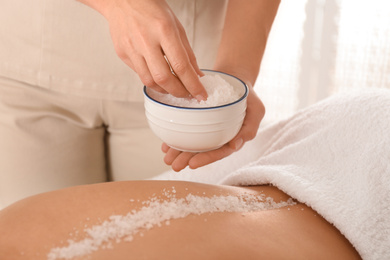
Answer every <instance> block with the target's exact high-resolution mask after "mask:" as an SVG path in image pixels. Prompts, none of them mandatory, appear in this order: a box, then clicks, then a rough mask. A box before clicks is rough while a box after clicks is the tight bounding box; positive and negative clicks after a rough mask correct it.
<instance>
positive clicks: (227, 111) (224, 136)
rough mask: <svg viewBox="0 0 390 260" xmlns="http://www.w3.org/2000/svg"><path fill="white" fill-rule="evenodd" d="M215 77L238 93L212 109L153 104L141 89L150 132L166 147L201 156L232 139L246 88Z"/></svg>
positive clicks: (241, 114)
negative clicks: (226, 102)
mask: <svg viewBox="0 0 390 260" xmlns="http://www.w3.org/2000/svg"><path fill="white" fill-rule="evenodd" d="M202 71H203V72H204V74H206V75H207V74H210V75H213V74H216V73H217V74H218V75H220V76H221V77H222V78H223V79H224V80H226V81H227V82H228V83H230V84H231V85H232V86H233V87H234V88H236V89H238V90H239V91H241V93H242V94H241V93H240V94H241V95H240V96H241V98H239V99H238V100H236V101H234V102H232V103H229V104H226V105H222V106H216V107H206V108H205V107H202V108H188V107H178V106H172V105H168V104H164V103H161V102H159V101H158V100H154V99H153V98H151V97H150V95H149V94H148V91H151V90H150V89H148V88H147V87H144V99H145V113H146V117H147V120H148V123H149V126H150V128H151V129H152V131H153V132H154V133H155V134H156V135H157V136H158V137H159V138H160V139H161V140H162V141H163V142H165V143H166V144H168V145H169V146H170V147H172V148H175V149H177V150H181V151H188V152H204V151H209V150H214V149H217V148H219V147H221V146H222V145H224V144H226V143H227V142H229V141H230V140H232V139H233V137H235V136H236V134H237V133H238V131H239V130H240V128H241V126H242V123H243V121H244V118H245V111H246V99H247V96H248V86H247V85H246V84H245V83H244V82H243V81H242V80H240V79H238V78H236V77H234V76H232V75H229V74H226V73H223V72H219V71H212V70H202Z"/></svg>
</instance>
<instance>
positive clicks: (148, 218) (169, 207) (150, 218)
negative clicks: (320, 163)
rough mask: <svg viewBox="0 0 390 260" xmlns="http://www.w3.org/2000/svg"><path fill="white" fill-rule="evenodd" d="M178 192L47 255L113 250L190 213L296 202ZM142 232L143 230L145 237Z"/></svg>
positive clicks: (66, 256) (258, 208) (113, 219)
mask: <svg viewBox="0 0 390 260" xmlns="http://www.w3.org/2000/svg"><path fill="white" fill-rule="evenodd" d="M175 193H176V191H175V188H174V187H173V188H172V191H170V192H169V191H166V190H164V191H163V196H165V199H164V200H162V199H159V198H157V197H153V198H151V199H150V200H148V201H144V202H142V204H143V205H144V206H143V207H142V208H141V209H140V210H138V211H136V210H133V211H131V212H130V213H128V214H127V215H114V216H110V217H109V219H108V220H106V221H104V222H103V223H102V224H101V225H95V226H93V227H91V228H86V229H85V230H84V232H85V233H86V237H87V238H85V239H83V240H80V241H74V240H68V241H67V242H68V246H65V247H57V248H53V249H51V251H50V252H49V254H48V255H47V259H48V260H55V259H72V258H74V257H82V256H86V255H88V254H90V253H92V252H94V251H96V250H98V249H100V248H105V249H108V250H109V248H111V247H112V245H113V244H112V243H113V242H116V243H119V242H121V241H132V240H133V237H134V235H135V234H137V233H140V232H143V231H147V230H149V229H151V228H153V227H156V226H162V225H163V224H165V225H169V224H170V222H169V220H171V219H178V218H184V217H187V216H188V215H190V214H196V215H201V214H205V213H216V212H242V213H245V212H253V211H261V210H270V209H278V208H282V207H286V206H291V205H295V204H296V203H295V202H294V201H293V200H292V199H291V198H290V199H288V200H287V201H282V202H278V203H276V202H274V201H273V199H272V198H269V197H267V198H265V196H264V195H258V196H255V195H251V194H247V195H242V196H239V197H237V196H213V197H202V196H197V195H192V194H188V195H187V196H186V197H185V198H176V195H175ZM130 201H134V200H130ZM142 234H143V233H140V235H141V237H142Z"/></svg>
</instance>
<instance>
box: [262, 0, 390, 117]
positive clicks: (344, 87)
mask: <svg viewBox="0 0 390 260" xmlns="http://www.w3.org/2000/svg"><path fill="white" fill-rule="evenodd" d="M360 88H390V1H387V0H386V1H384V0H369V1H368V0H282V1H281V4H280V7H279V12H278V14H277V16H276V18H275V22H274V25H273V28H272V30H271V33H270V36H269V40H268V44H267V48H266V51H265V54H264V58H263V62H262V65H261V69H260V75H259V78H258V80H257V82H256V85H255V90H256V91H257V93H258V94H259V96H260V97H261V99H262V100H263V102H264V104H265V106H266V108H267V113H266V116H265V118H264V120H263V122H264V123H269V122H273V121H275V120H279V119H283V118H285V117H287V116H289V115H291V114H292V113H294V112H295V111H297V110H298V109H301V108H304V107H306V106H308V105H311V104H313V103H315V102H317V101H319V100H321V99H324V98H326V97H328V96H330V95H332V94H334V93H338V92H350V91H355V90H357V89H360Z"/></svg>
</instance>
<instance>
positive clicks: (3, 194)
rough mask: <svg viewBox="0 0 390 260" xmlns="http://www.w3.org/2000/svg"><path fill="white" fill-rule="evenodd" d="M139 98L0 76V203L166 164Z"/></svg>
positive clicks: (151, 171)
mask: <svg viewBox="0 0 390 260" xmlns="http://www.w3.org/2000/svg"><path fill="white" fill-rule="evenodd" d="M160 147H161V141H160V140H159V139H158V138H157V137H155V135H154V134H153V133H152V132H151V131H150V129H149V127H148V125H147V122H146V119H145V117H144V107H143V102H142V101H138V102H125V101H110V100H102V99H93V98H83V97H77V96H72V95H65V94H61V93H58V92H53V91H50V90H46V89H43V88H40V87H34V86H30V85H27V84H25V83H22V82H18V81H15V80H11V79H7V78H4V77H0V208H2V207H5V206H6V205H9V204H10V203H12V202H14V201H16V200H19V199H21V198H24V197H26V196H30V195H33V194H36V193H40V192H45V191H49V190H54V189H59V188H64V187H68V186H73V185H80V184H90V183H97V182H103V181H107V180H136V179H145V178H148V177H151V176H154V175H157V174H159V173H161V172H162V171H163V170H165V169H167V166H165V165H164V163H163V153H162V152H161V150H160Z"/></svg>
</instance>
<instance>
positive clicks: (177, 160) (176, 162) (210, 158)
mask: <svg viewBox="0 0 390 260" xmlns="http://www.w3.org/2000/svg"><path fill="white" fill-rule="evenodd" d="M264 114H265V108H264V105H263V103H262V102H261V100H260V99H259V97H258V96H257V95H256V93H255V92H254V90H253V89H252V88H250V92H249V94H248V98H247V110H246V116H245V119H244V122H243V125H242V127H241V129H240V131H239V133H238V134H237V135H236V136H235V137H234V138H233V139H232V140H231V141H230V142H229V143H227V144H225V145H223V146H222V147H221V148H219V149H216V150H213V151H208V152H203V153H186V152H181V151H178V150H175V149H173V148H170V147H169V146H168V145H166V144H165V143H164V144H163V145H162V151H163V152H164V153H166V155H165V158H164V161H165V163H167V164H168V165H171V166H172V169H173V170H175V171H180V170H182V169H184V168H185V167H187V166H189V167H190V168H191V169H196V168H199V167H202V166H205V165H207V164H210V163H213V162H216V161H218V160H221V159H223V158H225V157H227V156H229V155H231V154H232V153H234V152H236V151H238V150H239V149H241V147H242V146H243V145H244V143H245V142H247V141H249V140H251V139H253V138H254V137H255V136H256V134H257V131H258V128H259V125H260V122H261V120H262V118H263V117H264Z"/></svg>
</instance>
